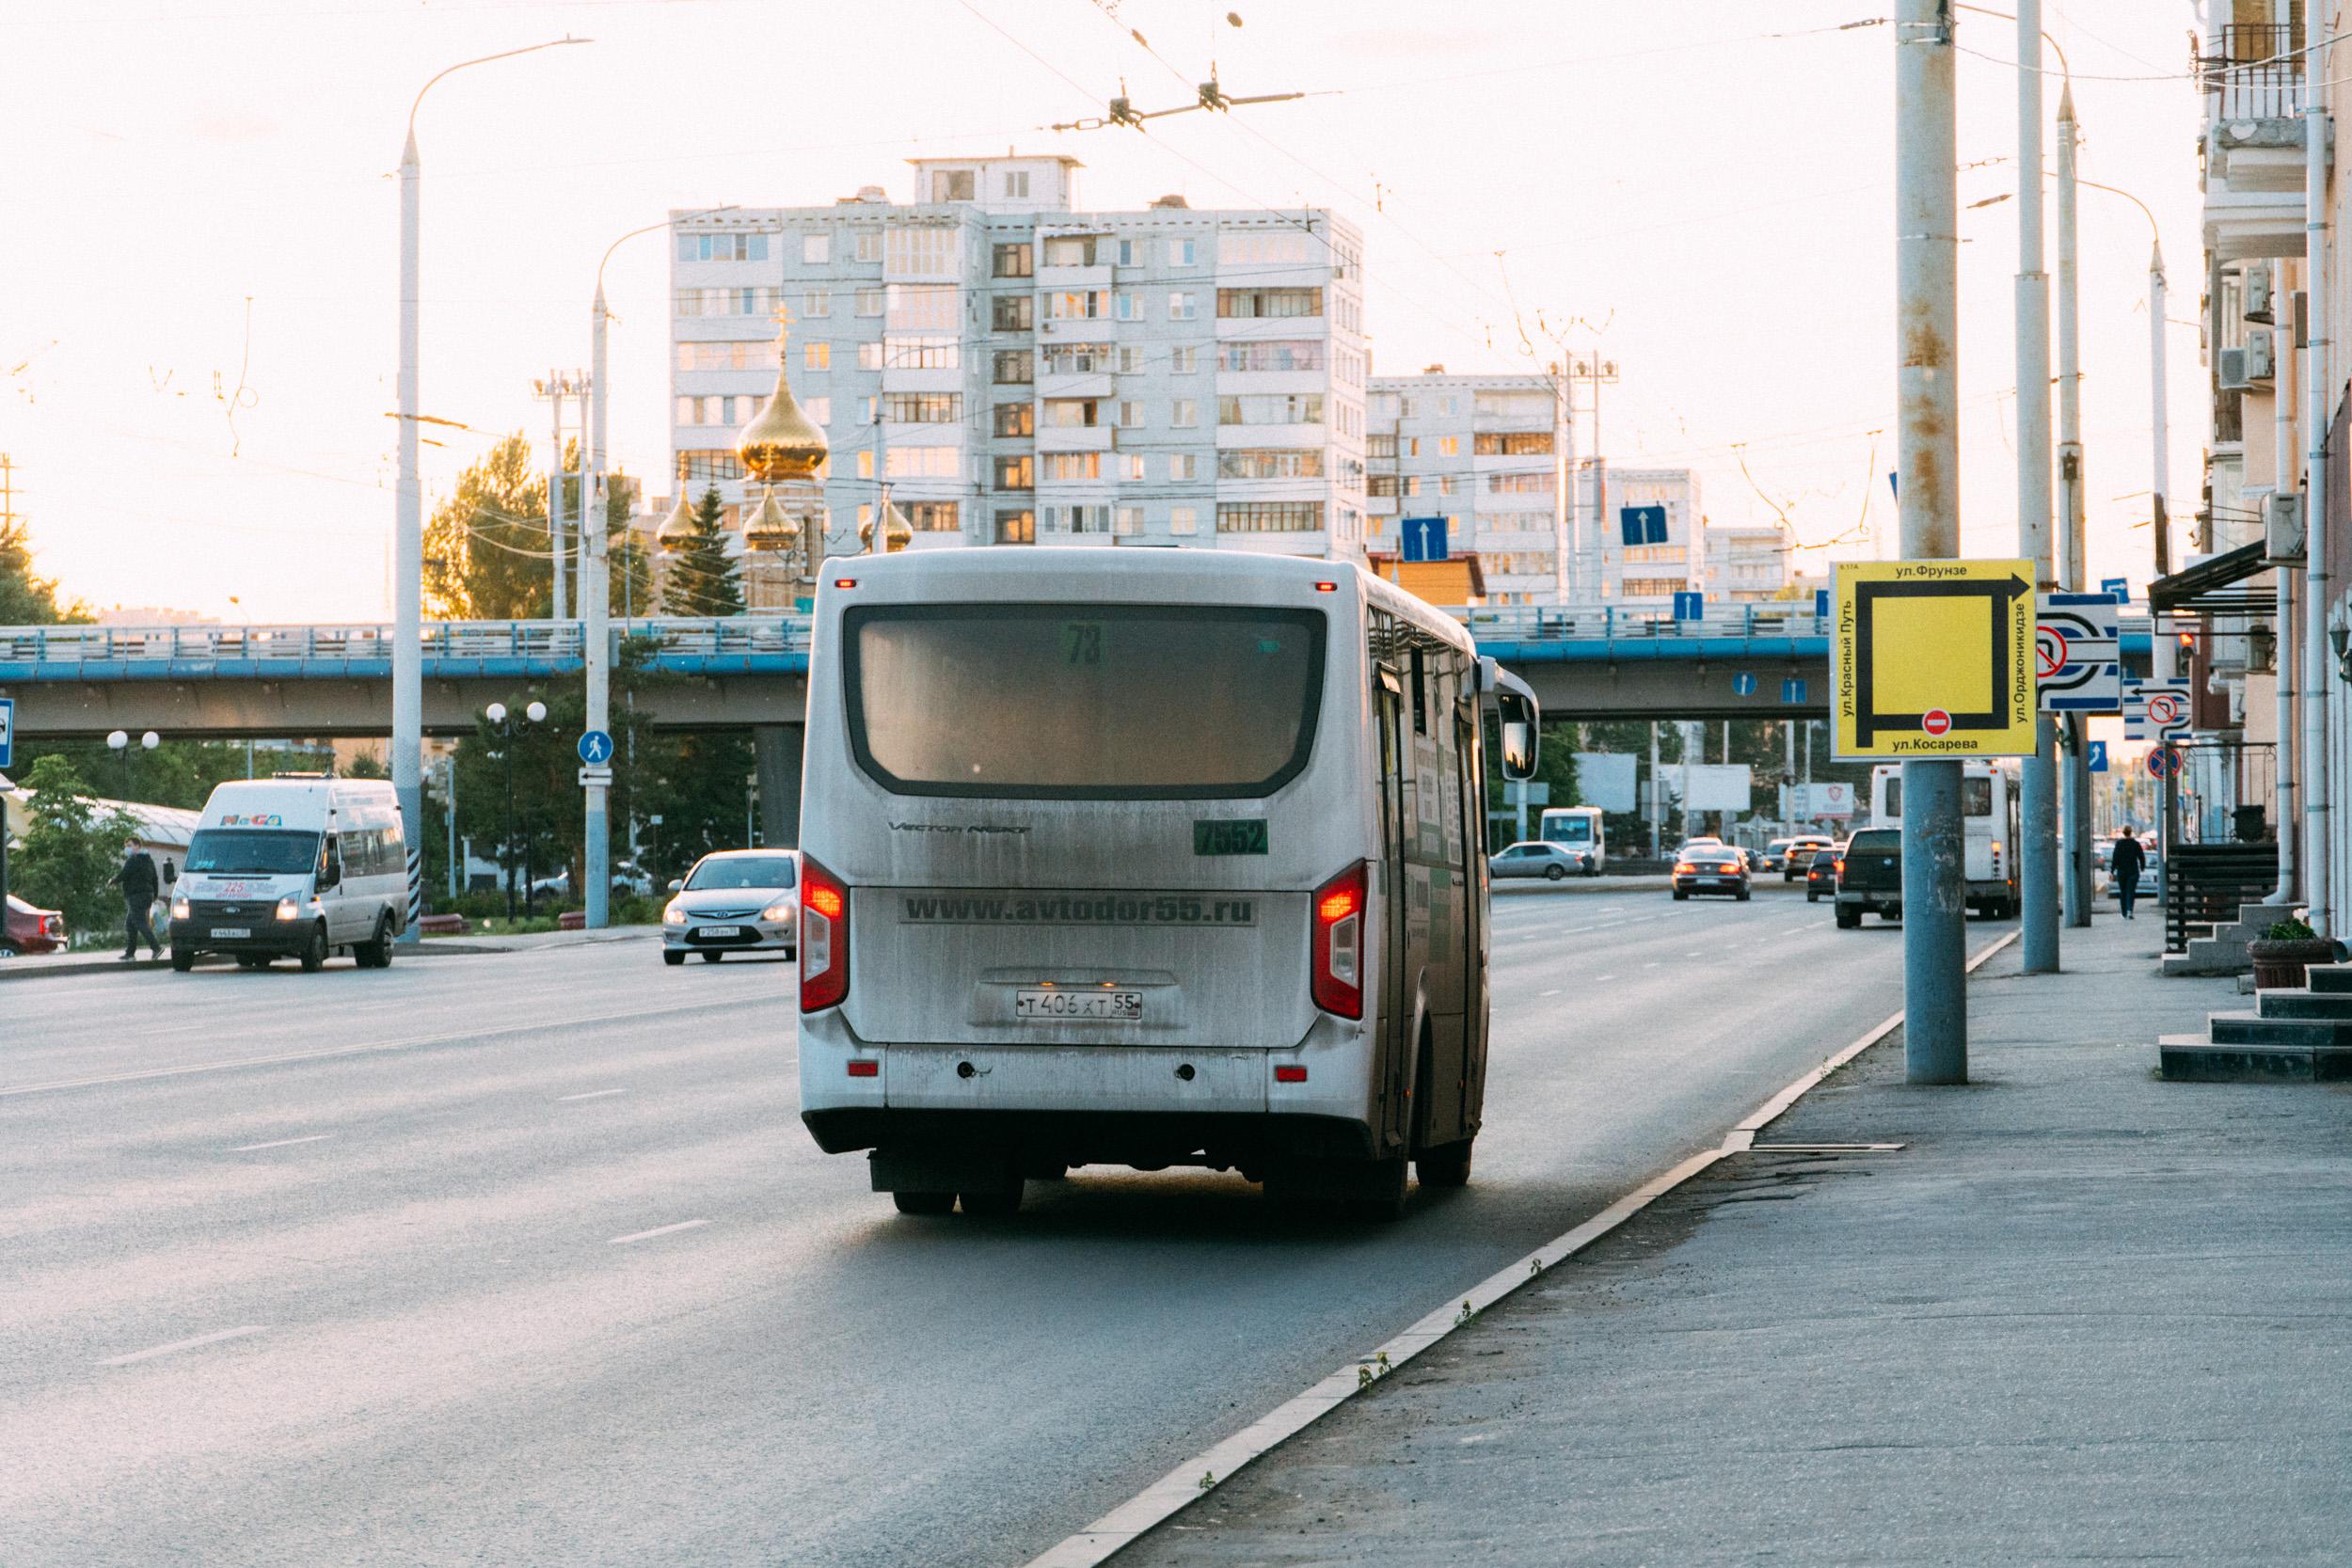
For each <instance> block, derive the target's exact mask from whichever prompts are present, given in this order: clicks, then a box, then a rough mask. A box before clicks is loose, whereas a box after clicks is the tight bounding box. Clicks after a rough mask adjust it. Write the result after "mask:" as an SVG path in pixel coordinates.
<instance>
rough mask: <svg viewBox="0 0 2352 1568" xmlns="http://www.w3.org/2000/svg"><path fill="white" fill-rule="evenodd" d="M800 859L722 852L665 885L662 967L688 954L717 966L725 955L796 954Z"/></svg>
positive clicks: (782, 852) (780, 852) (779, 852)
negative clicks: (667, 895)
mask: <svg viewBox="0 0 2352 1568" xmlns="http://www.w3.org/2000/svg"><path fill="white" fill-rule="evenodd" d="M800 885H801V857H800V853H799V852H798V851H797V850H792V849H722V850H720V851H719V852H718V853H717V854H713V855H705V856H704V857H703V858H702V859H701V860H698V861H696V862H695V863H694V869H693V870H691V871H690V872H688V873H687V874H686V876H685V877H684V879H681V880H678V881H675V882H672V883H671V884H670V894H671V897H670V902H669V904H668V905H667V907H665V908H664V909H663V910H662V911H661V961H662V962H663V963H665V964H682V963H684V962H685V961H686V955H687V954H689V953H700V954H701V955H702V956H703V961H704V962H706V963H714V964H715V963H717V962H718V961H719V960H720V959H721V958H724V957H725V956H726V955H727V954H729V953H782V954H783V955H784V956H785V957H787V958H790V957H792V956H793V955H794V953H795V952H797V951H798V944H797V943H796V942H794V940H793V932H794V930H795V929H796V922H797V920H798V917H799V915H800Z"/></svg>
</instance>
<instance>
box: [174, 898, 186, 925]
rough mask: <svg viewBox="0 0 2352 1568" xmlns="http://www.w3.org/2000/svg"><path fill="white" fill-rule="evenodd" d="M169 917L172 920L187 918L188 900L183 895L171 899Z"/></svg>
mask: <svg viewBox="0 0 2352 1568" xmlns="http://www.w3.org/2000/svg"><path fill="white" fill-rule="evenodd" d="M171 918H172V919H174V920H185V919H187V918H188V901H187V898H186V897H185V896H184V895H183V896H181V897H177V898H174V899H173V900H172V901H171Z"/></svg>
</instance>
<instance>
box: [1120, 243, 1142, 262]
mask: <svg viewBox="0 0 2352 1568" xmlns="http://www.w3.org/2000/svg"><path fill="white" fill-rule="evenodd" d="M1143 247H1144V242H1143V241H1141V240H1121V241H1120V242H1119V264H1120V266H1122V267H1139V266H1141V265H1143Z"/></svg>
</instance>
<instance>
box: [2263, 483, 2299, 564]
mask: <svg viewBox="0 0 2352 1568" xmlns="http://www.w3.org/2000/svg"><path fill="white" fill-rule="evenodd" d="M2263 541H2264V544H2263V558H2264V559H2265V560H2266V561H2275V562H2281V563H2292V562H2299V561H2301V560H2302V559H2303V498H2302V497H2301V496H2296V495H2287V496H2270V497H2267V498H2265V501H2264V505H2263Z"/></svg>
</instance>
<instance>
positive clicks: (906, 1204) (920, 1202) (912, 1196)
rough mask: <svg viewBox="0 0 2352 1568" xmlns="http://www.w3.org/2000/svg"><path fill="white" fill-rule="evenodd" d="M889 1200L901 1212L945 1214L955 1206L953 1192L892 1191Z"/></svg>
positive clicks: (952, 1210) (950, 1211)
mask: <svg viewBox="0 0 2352 1568" xmlns="http://www.w3.org/2000/svg"><path fill="white" fill-rule="evenodd" d="M890 1201H891V1202H892V1203H893V1204H895V1205H897V1206H898V1212H900V1213H901V1214H946V1213H952V1212H954V1211H955V1207H956V1195H955V1194H953V1193H892V1194H891V1195H890Z"/></svg>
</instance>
